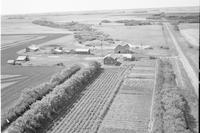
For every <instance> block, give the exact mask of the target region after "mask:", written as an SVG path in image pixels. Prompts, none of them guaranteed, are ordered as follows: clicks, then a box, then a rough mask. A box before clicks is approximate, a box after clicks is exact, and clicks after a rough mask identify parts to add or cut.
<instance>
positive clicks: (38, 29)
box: [1, 19, 71, 34]
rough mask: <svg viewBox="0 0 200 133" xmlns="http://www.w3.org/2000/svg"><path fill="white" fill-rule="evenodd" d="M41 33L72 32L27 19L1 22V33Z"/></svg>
mask: <svg viewBox="0 0 200 133" xmlns="http://www.w3.org/2000/svg"><path fill="white" fill-rule="evenodd" d="M39 33H71V32H69V31H68V30H66V29H55V28H49V27H44V26H39V25H35V24H32V23H31V22H27V21H25V20H21V21H17V22H16V20H15V19H11V20H4V21H2V23H1V34H39Z"/></svg>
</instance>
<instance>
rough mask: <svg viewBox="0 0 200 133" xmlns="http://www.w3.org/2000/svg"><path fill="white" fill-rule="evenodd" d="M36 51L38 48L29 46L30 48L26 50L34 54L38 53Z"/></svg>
mask: <svg viewBox="0 0 200 133" xmlns="http://www.w3.org/2000/svg"><path fill="white" fill-rule="evenodd" d="M38 50H39V47H38V46H36V45H31V46H29V47H27V48H26V52H35V51H38Z"/></svg>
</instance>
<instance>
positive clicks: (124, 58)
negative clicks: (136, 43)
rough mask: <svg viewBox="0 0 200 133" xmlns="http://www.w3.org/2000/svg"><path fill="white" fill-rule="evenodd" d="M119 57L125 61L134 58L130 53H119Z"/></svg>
mask: <svg viewBox="0 0 200 133" xmlns="http://www.w3.org/2000/svg"><path fill="white" fill-rule="evenodd" d="M121 57H122V58H123V60H126V61H134V60H135V58H134V56H133V55H132V54H121Z"/></svg>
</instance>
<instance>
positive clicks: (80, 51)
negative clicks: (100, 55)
mask: <svg viewBox="0 0 200 133" xmlns="http://www.w3.org/2000/svg"><path fill="white" fill-rule="evenodd" d="M72 52H73V51H72ZM74 52H75V53H76V54H90V49H75V50H74Z"/></svg>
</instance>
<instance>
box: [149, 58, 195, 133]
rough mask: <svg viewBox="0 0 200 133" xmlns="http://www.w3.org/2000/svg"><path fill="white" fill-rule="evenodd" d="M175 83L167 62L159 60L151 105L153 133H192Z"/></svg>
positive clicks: (171, 69)
mask: <svg viewBox="0 0 200 133" xmlns="http://www.w3.org/2000/svg"><path fill="white" fill-rule="evenodd" d="M179 89H180V88H178V87H177V85H176V82H175V74H174V72H173V68H172V64H171V63H170V61H169V60H159V61H158V70H157V79H156V86H155V94H154V105H153V117H154V121H153V129H152V132H153V133H162V132H164V133H192V131H191V129H189V127H188V123H187V119H186V110H187V109H186V107H187V101H186V100H185V98H184V97H183V95H182V94H181V93H180V90H179Z"/></svg>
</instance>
